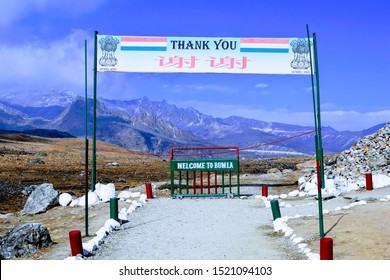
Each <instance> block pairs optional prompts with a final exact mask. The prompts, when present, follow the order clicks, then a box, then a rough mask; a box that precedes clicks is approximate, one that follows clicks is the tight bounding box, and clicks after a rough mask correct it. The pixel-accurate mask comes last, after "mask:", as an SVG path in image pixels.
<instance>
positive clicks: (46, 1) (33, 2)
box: [0, 0, 108, 26]
mask: <svg viewBox="0 0 390 280" xmlns="http://www.w3.org/2000/svg"><path fill="white" fill-rule="evenodd" d="M107 1H108V0H94V1H91V0H77V1H71V2H70V1H68V0H16V1H15V0H13V1H11V0H0V26H11V25H12V24H14V23H15V22H17V21H19V20H21V19H23V18H24V17H27V16H30V15H33V14H36V13H45V12H50V13H51V14H56V15H61V16H66V17H72V16H80V15H83V14H88V13H91V12H92V11H95V10H96V9H97V8H99V7H100V6H101V5H102V4H104V3H105V2H107ZM92 2H93V3H92Z"/></svg>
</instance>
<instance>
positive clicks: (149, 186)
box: [145, 183, 153, 199]
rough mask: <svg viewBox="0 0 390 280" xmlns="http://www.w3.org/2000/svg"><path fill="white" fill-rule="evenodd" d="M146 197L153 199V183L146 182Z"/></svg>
mask: <svg viewBox="0 0 390 280" xmlns="http://www.w3.org/2000/svg"><path fill="white" fill-rule="evenodd" d="M145 186H146V198H147V199H152V198H153V192H152V184H151V183H146V185H145Z"/></svg>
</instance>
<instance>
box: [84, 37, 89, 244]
mask: <svg viewBox="0 0 390 280" xmlns="http://www.w3.org/2000/svg"><path fill="white" fill-rule="evenodd" d="M84 50H85V67H84V68H85V73H84V75H85V141H84V142H85V144H84V145H85V155H84V165H85V171H84V172H85V173H84V178H85V236H88V235H89V233H88V79H87V77H88V66H87V65H88V63H87V40H85V42H84Z"/></svg>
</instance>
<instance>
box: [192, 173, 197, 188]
mask: <svg viewBox="0 0 390 280" xmlns="http://www.w3.org/2000/svg"><path fill="white" fill-rule="evenodd" d="M192 186H193V188H194V194H196V173H195V171H192Z"/></svg>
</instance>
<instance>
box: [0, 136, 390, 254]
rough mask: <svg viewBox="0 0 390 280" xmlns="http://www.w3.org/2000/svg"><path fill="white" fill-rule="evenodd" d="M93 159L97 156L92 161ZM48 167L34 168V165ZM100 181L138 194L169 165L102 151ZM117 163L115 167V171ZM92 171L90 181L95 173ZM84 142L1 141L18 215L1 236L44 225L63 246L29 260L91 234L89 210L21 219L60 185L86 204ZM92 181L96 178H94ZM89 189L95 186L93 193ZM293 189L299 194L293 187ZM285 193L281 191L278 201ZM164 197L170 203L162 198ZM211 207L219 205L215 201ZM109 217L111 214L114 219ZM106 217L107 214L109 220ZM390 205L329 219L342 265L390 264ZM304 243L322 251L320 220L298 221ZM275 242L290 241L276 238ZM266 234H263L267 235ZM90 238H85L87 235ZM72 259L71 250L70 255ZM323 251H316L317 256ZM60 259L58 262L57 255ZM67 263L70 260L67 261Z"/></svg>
mask: <svg viewBox="0 0 390 280" xmlns="http://www.w3.org/2000/svg"><path fill="white" fill-rule="evenodd" d="M90 157H91V154H90V153H89V159H90ZM37 159H39V160H41V161H42V162H40V163H32V162H31V160H35V162H39V161H36V160H37ZM306 160H308V158H283V159H267V160H250V161H249V160H242V161H240V169H241V171H240V172H241V174H245V173H248V174H262V173H266V172H267V170H268V169H270V168H273V167H277V168H279V169H286V168H291V169H294V168H295V165H296V164H297V163H301V162H304V161H306ZM96 162H97V168H96V172H97V181H98V182H99V181H100V182H104V183H107V182H113V183H114V184H115V186H116V189H117V190H121V189H133V188H134V189H137V190H140V186H143V185H144V184H145V183H146V182H149V181H151V182H161V181H168V180H169V160H168V159H164V158H160V157H156V156H154V155H148V154H142V153H136V152H132V151H129V150H126V149H123V148H120V147H117V146H114V145H110V144H107V143H101V142H98V143H97V161H96ZM112 163H115V164H112ZM90 169H91V168H90V166H89V173H90V171H91V170H90ZM84 170H85V165H84V139H47V138H40V137H33V136H26V135H19V134H17V135H0V214H8V213H14V215H11V216H9V217H7V218H2V219H1V220H0V223H1V228H0V235H1V236H2V235H4V234H5V233H6V232H8V231H9V230H10V229H12V228H13V227H14V226H16V225H18V224H21V223H26V222H41V223H43V224H44V225H45V226H46V227H47V228H48V229H49V231H50V234H51V236H52V239H53V241H55V243H56V244H55V245H53V246H52V247H50V248H46V249H43V250H41V251H40V252H38V253H37V254H34V255H32V256H26V257H25V258H26V259H50V257H51V256H54V255H55V254H53V252H54V251H55V250H57V251H58V249H59V248H62V249H63V248H67V247H68V246H69V245H68V243H69V241H68V232H69V231H70V230H74V229H83V228H84V210H83V208H82V207H65V208H63V207H55V208H53V209H50V210H48V211H47V212H46V213H42V214H38V215H21V214H20V213H19V212H20V210H22V208H23V206H24V204H25V202H26V200H27V198H28V195H29V194H28V192H27V193H26V190H28V188H27V187H28V186H30V185H39V184H42V183H52V184H53V185H54V188H55V189H56V190H59V191H60V192H70V193H72V194H74V196H76V197H79V196H82V195H83V194H84V193H85V191H86V187H85V177H84V176H83V171H84ZM89 179H90V177H89ZM87 188H89V186H87ZM290 188H291V187H290ZM280 190H281V189H277V190H276V188H274V189H273V190H271V193H270V194H274V192H276V191H280ZM156 195H157V196H167V195H169V193H167V192H166V191H161V192H160V193H157V194H156ZM210 202H211V201H210ZM107 208H109V207H107V206H106V205H105V204H99V205H97V206H95V207H93V208H92V210H91V211H90V213H89V221H90V225H91V227H90V232H92V233H94V232H96V230H97V229H98V228H99V227H101V226H102V223H100V222H98V223H96V222H95V221H97V220H99V219H100V220H101V221H104V220H105V219H107V218H108V217H109V213H108V212H109V209H108V210H107ZM106 212H107V213H106ZM102 213H106V214H103V216H102ZM388 217H390V203H388V202H372V203H369V204H368V205H366V206H361V207H356V208H354V209H353V210H352V209H351V210H347V211H342V212H339V213H337V214H332V215H327V216H326V217H325V226H326V228H325V231H326V232H328V236H329V237H333V238H334V244H335V247H334V258H335V259H374V260H375V259H376V260H378V259H390V255H389V253H388V252H389V251H388V250H387V249H388V244H389V242H390V240H389V238H388V236H389V235H388V225H389V224H390V221H389V218H388ZM289 226H291V227H293V228H294V230H295V231H296V232H297V234H298V235H299V236H302V237H304V238H305V240H306V243H309V245H310V246H312V247H313V248H317V252H318V248H319V238H318V229H317V228H318V220H317V219H315V218H303V219H293V220H291V225H290V224H289ZM271 228H272V224H270V228H269V229H262V230H265V231H269V235H271V236H274V237H275V238H284V237H283V236H281V235H279V234H275V233H272V229H271ZM259 230H260V229H259ZM83 234H84V233H83ZM62 251H64V250H62ZM65 251H66V250H65ZM313 251H315V250H313ZM57 257H58V255H57ZM60 257H66V256H60Z"/></svg>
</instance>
